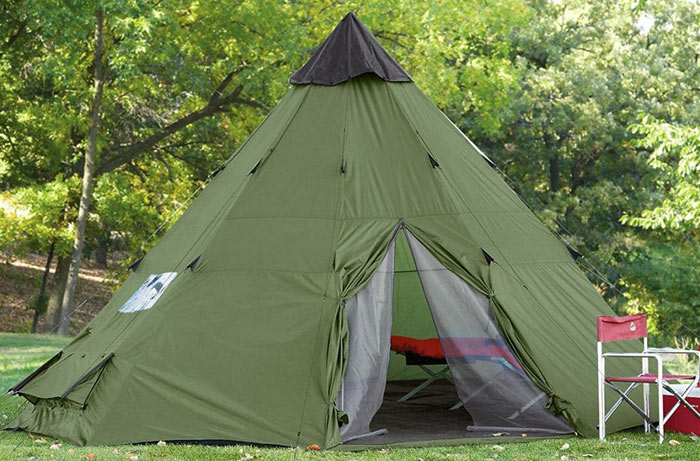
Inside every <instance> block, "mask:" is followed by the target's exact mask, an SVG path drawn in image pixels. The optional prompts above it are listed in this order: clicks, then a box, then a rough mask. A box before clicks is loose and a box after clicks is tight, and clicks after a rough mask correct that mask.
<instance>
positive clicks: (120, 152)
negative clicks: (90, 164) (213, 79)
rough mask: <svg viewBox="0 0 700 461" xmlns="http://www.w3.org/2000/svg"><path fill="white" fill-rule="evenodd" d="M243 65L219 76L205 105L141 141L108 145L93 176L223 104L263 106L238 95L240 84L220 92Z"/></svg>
mask: <svg viewBox="0 0 700 461" xmlns="http://www.w3.org/2000/svg"><path fill="white" fill-rule="evenodd" d="M244 67H245V66H241V67H239V68H237V69H235V70H233V71H232V72H230V73H229V74H228V75H227V76H226V77H225V78H224V80H222V81H221V83H220V84H219V85H218V86H217V88H216V90H214V93H212V95H211V97H210V98H209V102H207V105H206V106H204V107H203V108H201V109H199V110H196V111H194V112H191V113H189V114H187V115H185V116H184V117H182V118H180V119H178V120H176V121H174V122H173V123H171V124H169V125H166V126H165V127H163V128H162V129H161V130H160V131H158V132H157V133H154V134H152V135H151V136H148V137H147V138H145V139H143V140H142V141H139V142H136V143H133V144H129V145H126V146H120V147H114V148H111V149H109V150H108V151H107V153H113V154H114V155H112V156H109V157H108V158H107V160H105V161H104V162H102V164H100V165H99V166H98V167H97V169H96V170H95V176H99V175H102V174H105V173H109V172H110V171H114V170H115V169H117V168H119V167H120V166H122V165H124V164H126V163H129V162H131V161H132V160H134V159H136V158H137V157H138V156H140V155H141V154H143V153H145V152H147V151H149V150H152V149H153V148H154V147H155V146H156V144H158V143H159V142H160V141H161V140H163V139H165V138H167V137H168V136H170V135H171V134H173V133H176V132H178V131H181V130H183V129H185V128H186V127H188V126H190V125H192V124H193V123H195V122H197V121H199V120H201V119H203V118H207V117H210V116H212V115H214V114H216V113H218V112H222V111H224V110H225V108H226V107H227V106H229V105H231V104H240V105H245V106H249V107H255V108H260V109H265V106H264V105H263V104H261V103H259V102H257V101H255V100H252V99H245V98H242V97H241V96H240V95H241V92H242V91H243V85H239V86H237V87H236V88H234V89H233V90H232V91H231V92H230V93H228V94H227V95H225V96H223V92H224V90H225V89H226V88H227V87H228V86H229V84H230V83H231V80H232V79H233V77H234V76H235V75H236V74H237V73H239V72H240V71H241V70H243V68H244Z"/></svg>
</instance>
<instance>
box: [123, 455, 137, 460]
mask: <svg viewBox="0 0 700 461" xmlns="http://www.w3.org/2000/svg"><path fill="white" fill-rule="evenodd" d="M124 457H125V458H126V459H131V460H133V461H136V460H138V459H139V456H138V455H135V454H133V453H127V454H125V455H124Z"/></svg>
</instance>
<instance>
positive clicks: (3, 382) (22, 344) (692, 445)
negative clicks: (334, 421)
mask: <svg viewBox="0 0 700 461" xmlns="http://www.w3.org/2000/svg"><path fill="white" fill-rule="evenodd" d="M68 341H69V339H67V338H56V337H53V336H37V335H16V334H6V333H0V386H1V387H3V388H7V387H9V386H11V385H12V384H14V383H15V382H17V381H19V380H20V379H21V378H23V377H24V376H26V375H27V374H28V373H29V372H30V371H31V370H32V369H33V368H35V367H37V366H38V365H40V364H41V363H43V362H44V361H45V360H47V359H48V358H49V357H51V356H52V355H53V354H55V353H56V351H57V350H58V349H60V348H61V347H62V346H64V345H65V344H67V342H68ZM21 402H22V399H21V398H17V397H5V396H0V421H2V420H7V419H9V418H11V417H12V414H13V413H14V411H15V410H16V408H18V407H19V405H21ZM3 415H6V416H7V418H3ZM668 440H676V441H678V442H679V443H678V445H675V446H673V445H670V444H668V443H665V444H664V445H659V444H658V442H657V438H656V437H655V436H654V435H649V436H647V435H644V434H643V433H641V432H640V431H625V432H621V433H617V434H613V435H611V436H610V437H609V439H608V441H606V442H603V443H601V442H599V441H598V440H596V439H580V438H568V439H550V440H538V441H529V442H528V441H527V440H526V439H523V440H521V442H523V443H504V442H503V440H502V439H501V438H497V437H494V438H490V439H485V440H482V441H481V443H480V444H478V445H461V446H445V447H429V448H378V449H374V450H368V451H361V452H340V451H325V452H318V451H307V450H305V449H303V448H299V449H293V448H260V447H252V446H247V445H246V446H226V447H215V446H203V445H173V444H166V445H165V446H158V445H138V446H131V445H122V446H118V447H105V446H99V447H74V446H71V445H69V444H66V443H63V442H61V441H60V440H54V439H52V438H49V437H42V436H37V435H34V434H27V433H9V432H0V460H27V459H36V460H43V459H51V460H56V461H60V460H84V459H96V460H104V459H109V460H122V461H123V460H125V459H132V460H135V459H139V460H152V459H157V460H183V459H187V460H200V459H201V460H214V459H231V460H234V461H242V460H245V461H253V460H260V461H267V460H270V461H272V460H288V461H292V460H295V461H306V460H343V461H345V460H364V461H376V460H395V461H399V460H402V461H403V460H414V461H417V460H423V461H435V460H443V461H445V460H450V461H451V460H460V461H462V460H485V459H499V460H512V461H515V460H520V461H525V460H542V459H550V460H584V459H605V460H620V461H622V460H625V459H628V460H659V459H664V460H665V459H669V460H671V459H673V460H697V459H700V456H699V455H700V445H699V443H698V441H697V437H696V438H695V439H693V438H692V437H690V436H688V435H683V434H674V433H670V434H669V436H668ZM52 446H53V448H51V447H52ZM90 455H93V456H94V458H93V457H90Z"/></svg>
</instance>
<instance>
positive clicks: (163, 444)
mask: <svg viewBox="0 0 700 461" xmlns="http://www.w3.org/2000/svg"><path fill="white" fill-rule="evenodd" d="M156 445H158V446H159V447H164V446H166V445H167V443H165V441H163V440H159V441H158V443H156Z"/></svg>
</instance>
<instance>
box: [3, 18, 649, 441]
mask: <svg viewBox="0 0 700 461" xmlns="http://www.w3.org/2000/svg"><path fill="white" fill-rule="evenodd" d="M290 83H291V86H290V89H289V92H288V93H287V94H286V95H285V96H284V98H283V99H282V100H281V101H280V102H279V104H278V105H277V106H276V107H275V108H274V110H273V111H272V112H270V114H269V115H268V117H267V118H266V119H265V120H264V121H263V123H262V124H261V125H260V126H258V128H257V129H256V130H255V131H254V132H253V133H252V134H251V136H250V137H249V138H248V139H247V140H246V141H245V143H244V144H243V145H242V146H241V147H240V148H239V149H238V150H237V151H236V152H234V153H233V154H232V155H231V156H230V157H229V158H228V159H227V161H226V162H225V163H224V164H223V165H222V166H221V167H220V168H219V169H218V170H217V172H216V174H215V175H214V177H213V179H212V180H211V182H210V183H209V184H208V185H207V187H206V188H205V189H204V190H203V191H202V193H201V194H200V195H199V196H198V197H197V199H196V200H195V201H194V202H193V203H192V205H191V206H190V207H189V208H188V209H187V210H186V212H185V213H184V215H183V216H182V217H181V218H180V219H179V220H178V221H177V222H176V223H175V224H174V225H173V227H172V228H171V229H170V230H169V231H168V232H167V233H166V234H165V235H164V237H163V238H162V239H161V241H160V242H159V243H158V244H157V246H156V247H155V248H153V249H152V250H151V251H150V252H149V253H148V254H147V255H146V256H145V257H144V258H143V259H142V260H141V261H140V262H139V263H138V264H135V265H134V266H133V274H132V275H130V277H129V278H128V279H127V280H126V282H125V283H124V285H123V286H122V287H121V288H120V289H119V290H118V291H117V293H116V294H115V295H114V297H113V299H112V300H111V301H110V302H109V303H108V304H107V305H106V306H105V307H104V309H103V310H102V311H101V312H100V313H99V314H98V315H97V316H96V317H95V319H94V320H93V321H92V322H91V323H90V324H89V326H87V327H86V328H85V330H84V331H82V333H80V334H79V335H78V336H77V337H76V338H75V339H74V340H73V342H71V343H70V344H69V345H68V346H67V347H66V348H65V349H64V350H63V351H61V352H60V353H59V354H57V355H56V356H55V357H53V358H52V359H51V360H49V361H48V362H47V363H46V364H44V365H43V366H42V367H40V368H39V369H37V370H36V371H35V372H34V373H32V374H31V375H30V376H28V377H27V378H26V379H25V380H23V381H22V382H21V383H18V384H17V385H15V386H14V387H13V388H12V392H15V393H17V394H20V395H21V396H23V397H24V398H26V400H27V401H28V402H29V403H28V405H27V406H26V408H25V409H24V411H23V412H22V413H21V414H20V415H18V416H17V417H16V419H15V420H14V421H12V422H11V423H10V424H9V425H8V426H7V428H14V429H24V430H27V431H32V432H35V433H40V434H46V435H49V436H53V437H58V438H62V439H65V440H68V441H70V442H72V443H76V444H80V445H85V444H91V445H92V444H122V443H137V442H149V441H158V440H167V441H240V442H253V443H260V444H271V445H281V446H305V445H307V444H312V443H314V444H318V445H320V446H321V447H322V448H330V447H336V446H341V447H342V446H345V445H350V446H352V445H353V444H360V445H371V444H375V445H376V444H386V443H414V444H422V443H456V442H463V441H464V440H472V439H474V438H479V437H483V436H488V435H491V434H492V433H493V432H494V431H496V430H497V429H498V428H505V429H504V430H503V432H508V433H510V434H511V435H517V436H519V435H520V432H523V433H527V432H529V433H530V435H532V436H536V435H545V434H563V433H577V434H581V435H583V436H594V435H595V434H596V420H597V412H596V395H597V394H596V376H595V373H596V353H595V337H596V336H595V318H596V316H598V315H612V314H613V313H612V311H611V309H610V308H609V307H608V306H607V305H606V303H605V302H604V300H603V299H602V298H601V296H600V295H599V294H598V292H597V291H596V290H595V289H594V287H593V286H592V285H591V284H590V283H589V281H588V280H587V279H586V277H585V276H584V274H583V273H582V272H581V271H580V270H579V269H578V267H577V264H576V262H575V261H574V260H573V259H572V255H571V253H570V252H569V251H568V250H567V247H566V246H565V245H564V244H562V243H561V242H560V241H559V240H558V239H557V237H555V236H554V235H553V234H552V233H551V232H550V231H549V230H548V229H547V228H546V227H545V226H544V225H543V224H542V223H541V222H540V221H539V220H538V219H537V218H536V217H535V216H534V214H533V213H532V212H531V211H530V210H529V209H528V208H527V206H526V205H525V204H524V203H523V202H522V201H521V200H520V199H519V197H518V196H517V195H516V194H515V193H514V192H513V191H512V190H511V189H510V188H509V187H508V186H507V185H506V184H505V182H504V181H503V180H502V178H501V177H500V175H499V174H498V172H497V171H495V170H494V168H493V165H492V164H491V163H490V161H489V159H488V158H487V157H486V156H485V155H484V154H482V153H481V152H480V151H479V149H478V148H476V146H474V144H473V143H472V142H471V141H470V140H469V139H468V138H467V137H466V136H464V135H463V134H462V133H461V132H460V131H459V129H457V128H456V127H455V125H453V124H452V123H451V122H450V120H449V119H448V118H447V117H446V116H445V115H444V114H443V113H442V112H441V111H440V110H439V109H438V108H437V107H435V106H434V105H433V104H432V103H431V101H430V100H429V99H428V98H427V97H425V96H424V95H423V94H422V93H421V91H420V90H419V89H418V87H417V86H416V85H415V84H414V83H413V81H412V79H411V77H410V76H409V75H408V74H407V73H406V72H405V71H404V70H403V69H402V68H401V67H400V66H399V65H398V64H397V63H396V62H395V61H394V60H393V59H392V58H391V57H390V56H389V55H388V54H387V52H386V51H385V50H384V49H383V48H382V47H381V46H380V44H379V43H378V42H377V40H376V39H375V38H374V37H373V36H372V34H371V33H370V32H369V30H368V29H367V28H366V27H365V26H364V25H363V24H362V23H361V22H360V21H359V19H358V18H357V17H356V16H355V15H354V14H349V15H347V16H346V17H345V18H344V19H343V20H342V21H341V22H340V24H339V25H338V26H337V27H336V29H335V30H334V31H333V32H332V33H331V34H330V36H329V37H328V38H327V39H326V40H325V41H324V42H323V43H322V44H321V46H320V47H319V48H318V49H317V50H316V51H315V53H314V54H313V56H312V57H311V58H310V60H309V61H308V62H307V63H306V64H305V65H304V66H303V67H302V68H301V69H299V70H298V71H297V72H296V73H295V74H293V75H292V76H291V78H290ZM402 341H403V342H402ZM436 341H438V342H437V343H436ZM421 347H424V348H425V349H426V350H427V352H425V351H422V349H421ZM634 347H635V345H630V350H632V349H634ZM431 351H432V352H431ZM435 353H442V354H443V357H442V360H441V359H440V357H437V358H436V357H434V356H431V355H430V354H435ZM431 357H432V358H431ZM431 360H434V361H431ZM612 365H613V364H611V366H612ZM617 366H618V368H617V369H614V368H613V369H612V370H610V372H611V373H615V372H620V373H630V372H634V367H633V366H632V365H630V364H624V363H620V364H618V365H617ZM630 367H631V368H630ZM430 375H435V376H436V377H435V379H433V380H432V382H430V383H428V385H427V386H426V387H424V388H422V389H418V391H417V392H416V393H415V394H414V395H412V396H411V397H410V398H408V399H406V398H404V397H406V394H407V393H408V392H409V391H411V389H413V390H414V391H415V390H416V388H417V387H419V385H423V384H425V381H426V379H427V378H428V377H429V376H430ZM402 396H403V397H402ZM400 398H401V399H402V400H401V401H399V400H400ZM610 398H611V399H612V396H611V397H610ZM636 424H638V422H637V420H636V419H635V418H634V416H633V414H632V413H631V411H627V412H618V413H616V414H615V417H614V418H613V419H612V420H611V421H610V423H609V427H610V428H611V429H612V430H619V429H622V428H626V427H630V426H632V425H636Z"/></svg>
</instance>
